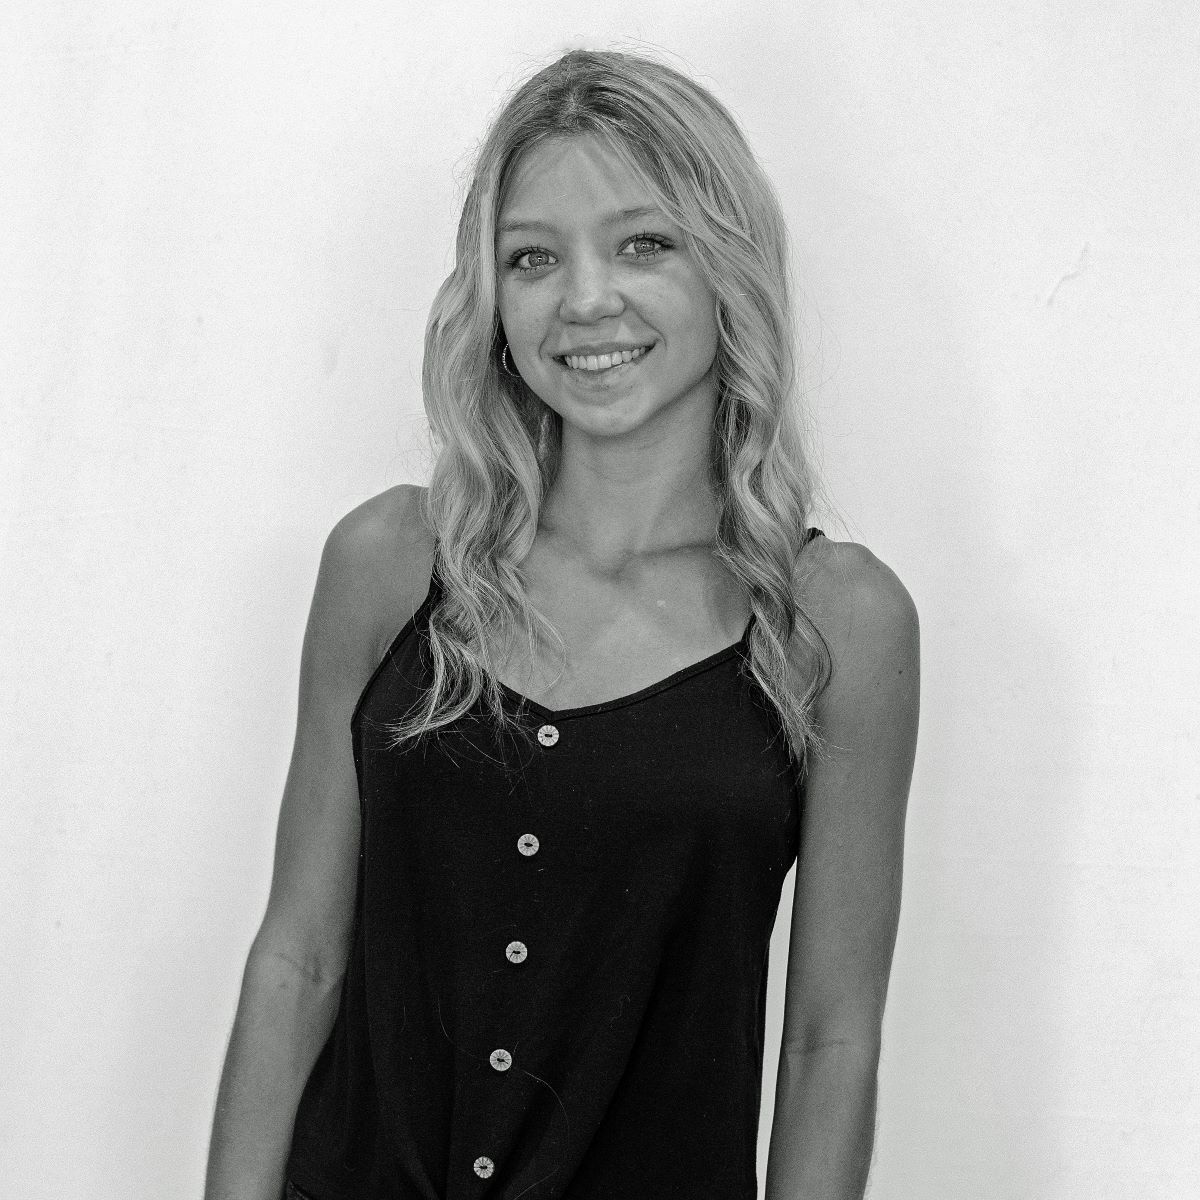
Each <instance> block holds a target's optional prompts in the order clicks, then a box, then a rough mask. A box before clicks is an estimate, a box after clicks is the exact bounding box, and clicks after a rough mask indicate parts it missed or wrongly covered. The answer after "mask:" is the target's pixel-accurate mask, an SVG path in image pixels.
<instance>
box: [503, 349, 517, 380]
mask: <svg viewBox="0 0 1200 1200" xmlns="http://www.w3.org/2000/svg"><path fill="white" fill-rule="evenodd" d="M514 365H515V364H514ZM500 368H501V370H502V371H503V372H504V373H505V375H511V376H512V377H513V378H514V379H520V378H521V372H520V371H514V370H512V369H511V368H510V367H509V366H508V343H507V342H505V343H504V349H503V350H501V351H500Z"/></svg>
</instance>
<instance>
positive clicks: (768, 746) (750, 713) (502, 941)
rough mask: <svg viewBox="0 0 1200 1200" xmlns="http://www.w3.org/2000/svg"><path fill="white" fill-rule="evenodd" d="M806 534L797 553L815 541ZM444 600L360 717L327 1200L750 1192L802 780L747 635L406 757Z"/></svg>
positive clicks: (302, 1107)
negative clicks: (356, 840)
mask: <svg viewBox="0 0 1200 1200" xmlns="http://www.w3.org/2000/svg"><path fill="white" fill-rule="evenodd" d="M820 532H821V531H820V530H819V529H815V528H814V529H810V530H809V531H808V534H807V538H806V541H807V540H811V539H812V538H813V537H814V536H816V535H817V534H819V533H820ZM439 594H440V582H439V580H438V576H437V572H436V569H435V571H434V574H433V577H432V579H431V581H430V589H429V593H428V595H427V596H426V598H425V600H424V601H423V602H422V604H421V606H420V608H418V610H417V611H416V613H415V614H414V615H413V617H412V619H411V620H410V621H409V622H408V623H407V624H406V625H405V627H404V628H403V629H402V630H401V631H400V633H399V635H398V636H397V637H396V639H395V641H394V642H393V643H392V645H391V647H390V648H389V650H388V652H387V654H386V655H385V656H384V659H383V661H382V662H381V663H380V664H379V666H378V667H377V668H376V669H375V672H374V674H373V675H372V676H371V679H370V680H369V681H368V683H367V685H366V687H365V688H364V689H363V692H362V695H361V697H360V698H359V701H358V704H357V706H356V707H355V710H354V714H353V717H352V718H351V722H350V732H351V735H352V738H353V751H354V765H355V770H356V773H357V779H358V787H359V804H360V813H361V841H360V852H359V861H358V884H357V899H356V914H355V925H354V932H353V938H352V943H351V950H350V955H349V959H348V962H347V967H346V974H345V977H344V979H343V982H342V992H341V1002H340V1008H339V1011H338V1015H337V1018H336V1021H335V1023H334V1026H333V1029H332V1032H331V1033H330V1036H329V1038H328V1041H327V1042H326V1044H325V1046H324V1048H323V1050H322V1051H321V1053H320V1055H319V1057H318V1058H317V1060H316V1063H315V1065H314V1066H313V1069H312V1071H311V1073H310V1076H309V1078H308V1081H307V1084H306V1086H305V1088H304V1092H303V1095H302V1098H301V1100H300V1104H299V1108H298V1110H297V1113H296V1119H295V1127H294V1131H293V1136H292V1144H291V1151H290V1155H289V1158H288V1162H287V1177H288V1181H289V1183H290V1184H291V1185H293V1192H292V1194H302V1195H305V1196H309V1197H312V1200H483V1198H486V1200H674V1198H676V1197H678V1198H679V1200H685V1198H686V1200H755V1198H756V1197H757V1194H758V1180H757V1170H756V1159H757V1147H758V1120H759V1110H760V1104H761V1085H762V1065H763V1033H764V1027H765V1009H766V982H767V961H768V948H769V943H770V938H771V931H772V928H773V926H774V923H775V916H776V912H777V909H778V906H779V899H780V894H781V889H782V886H783V881H784V877H785V876H786V875H787V873H788V871H789V869H790V868H791V866H792V864H793V862H795V860H796V857H797V853H798V851H799V827H800V806H801V803H802V799H803V785H802V781H801V780H800V779H799V778H798V776H797V773H796V771H795V768H794V766H793V760H792V759H791V757H790V756H789V755H788V752H787V748H786V745H785V742H784V735H783V731H782V725H781V722H780V721H779V719H778V715H777V713H776V710H775V709H774V707H773V706H772V705H771V704H770V703H769V702H768V701H767V699H766V697H765V695H764V694H763V692H762V691H761V689H760V688H759V687H758V685H757V683H756V682H755V680H754V679H753V676H751V675H750V673H749V670H748V667H747V664H746V660H747V659H748V656H749V649H748V642H749V634H750V629H751V627H752V625H753V621H754V618H753V617H751V623H750V625H749V626H747V629H746V632H745V633H744V634H743V636H742V638H741V640H740V641H739V642H738V643H736V644H735V645H733V646H729V647H726V648H725V649H724V650H720V651H718V652H717V653H715V654H712V655H710V656H709V657H707V658H705V659H703V660H701V661H699V662H696V663H693V664H692V665H691V666H688V667H685V668H683V669H682V670H680V671H676V672H675V673H674V674H673V675H670V676H668V677H667V678H666V679H663V680H661V681H659V682H658V683H655V684H651V685H650V686H649V687H645V688H642V689H641V690H639V691H637V692H634V693H632V694H630V695H627V696H621V697H618V698H616V699H612V700H607V701H604V702H603V703H599V704H588V705H584V706H582V707H577V708H571V709H565V710H561V711H554V710H552V709H549V708H545V707H543V706H542V705H539V704H537V703H534V702H533V701H531V700H529V699H528V698H526V697H523V696H521V695H520V694H519V693H517V692H515V691H513V690H512V689H510V688H505V689H504V692H505V697H506V704H508V705H511V711H512V712H513V713H514V715H516V716H517V717H518V718H519V720H520V733H519V734H518V735H516V736H515V737H514V736H512V735H509V736H506V737H504V738H503V739H501V738H500V737H499V736H498V735H497V734H496V733H495V731H494V727H493V725H492V724H491V722H490V721H489V720H488V718H487V715H486V711H485V710H484V708H483V707H482V703H481V702H477V704H476V706H475V707H474V708H473V709H472V710H471V711H470V712H469V713H467V714H466V715H465V716H464V717H462V718H460V719H459V720H457V721H455V722H453V723H452V724H450V725H448V726H444V727H443V728H442V729H440V730H437V731H435V732H434V733H432V734H428V735H425V736H423V737H421V738H419V739H417V740H416V742H412V741H410V742H407V743H405V745H404V746H403V747H402V748H401V749H400V750H398V751H396V750H389V749H387V741H388V735H387V732H386V730H385V729H384V728H383V725H384V724H385V723H386V722H391V721H396V720H398V719H399V718H400V717H402V716H404V715H405V714H406V713H407V711H408V710H409V709H410V708H412V707H413V706H414V705H415V704H416V703H417V701H418V699H419V698H420V695H421V693H422V691H423V689H426V688H427V687H428V686H429V682H430V679H431V667H430V663H429V658H428V639H427V635H426V631H427V628H428V620H429V615H430V612H431V611H432V609H433V606H434V605H436V603H437V600H438V596H439Z"/></svg>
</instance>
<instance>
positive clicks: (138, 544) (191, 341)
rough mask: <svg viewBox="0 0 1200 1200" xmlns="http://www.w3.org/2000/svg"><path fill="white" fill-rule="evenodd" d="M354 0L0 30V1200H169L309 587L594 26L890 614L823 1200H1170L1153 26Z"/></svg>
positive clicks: (198, 1138)
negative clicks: (691, 154) (901, 764)
mask: <svg viewBox="0 0 1200 1200" xmlns="http://www.w3.org/2000/svg"><path fill="white" fill-rule="evenodd" d="M402 7H403V6H398V5H396V4H394V3H387V4H383V3H380V4H367V3H359V4H355V3H350V4H346V3H339V4H334V3H324V4H317V3H307V2H304V3H291V4H288V5H261V4H259V5H248V4H246V3H245V2H244V0H239V2H238V3H233V2H232V0H213V2H210V3H207V4H205V5H202V6H196V5H185V4H182V3H162V4H157V5H152V4H135V3H128V4H117V3H113V2H112V0H109V2H106V3H98V4H89V5H83V4H77V5H74V6H64V5H53V6H51V5H46V4H42V3H36V2H34V0H18V2H16V3H10V4H8V5H7V6H5V9H4V12H3V14H0V179H3V181H4V182H3V186H0V322H2V330H3V336H2V337H0V404H2V407H0V502H3V506H4V508H3V514H4V515H3V520H4V524H3V556H4V564H3V571H2V577H0V602H2V603H3V618H4V619H3V621H2V622H0V673H2V676H3V678H4V680H5V687H4V688H3V690H2V693H0V706H2V711H3V718H4V719H3V733H2V738H3V740H2V742H0V751H2V756H3V762H4V764H5V766H4V785H3V787H4V794H5V807H4V811H5V819H4V821H3V823H2V824H0V853H2V856H3V861H2V863H0V924H2V928H0V936H2V938H3V943H4V947H5V950H4V958H5V960H6V965H7V970H6V972H5V975H6V983H7V986H5V987H4V988H2V989H0V1062H2V1063H3V1064H4V1067H3V1070H2V1071H0V1139H2V1143H0V1192H3V1193H4V1194H5V1195H13V1196H21V1197H23V1198H24V1200H51V1198H53V1200H63V1198H66V1197H80V1198H82V1197H84V1196H87V1197H89V1198H93V1197H114V1198H115V1197H120V1198H121V1200H152V1198H154V1200H157V1198H158V1197H161V1196H165V1195H172V1196H185V1195H198V1194H199V1190H200V1186H201V1176H202V1170H203V1160H204V1153H205V1146H206V1139H207V1134H208V1123H209V1119H210V1113H211V1106H212V1101H213V1096H214V1093H215V1088H216V1081H217V1075H218V1072H219V1069H220V1063H221V1056H222V1052H223V1048H224V1040H225V1038H226V1036H227V1033H228V1029H229V1024H230V1021H231V1019H232V1015H233V1007H234V1004H235V1000H236V991H237V985H238V980H239V976H240V970H241V965H242V959H243V956H244V954H245V950H246V948H247V945H248V943H249V939H250V937H251V935H252V933H253V930H254V929H255V927H256V925H257V921H258V919H259V916H260V915H261V910H262V905H263V903H264V902H265V898H266V889H267V883H268V872H269V865H270V851H271V842H272V837H273V829H274V820H275V815H276V811H277V807H278V803H279V795H280V792H281V789H282V786H283V781H284V776H285V772H286V767H287V761H288V756H289V753H290V749H291V738H292V732H293V722H294V718H295V691H296V682H297V674H298V667H299V649H300V639H301V633H302V628H303V622H304V617H305V613H306V610H307V605H308V600H309V597H310V594H311V589H312V584H313V581H314V578H315V570H316V564H317V558H318V555H319V552H320V547H321V543H322V541H323V538H324V536H325V533H326V532H327V531H328V529H329V527H330V526H331V525H332V523H333V522H334V520H336V519H337V517H338V516H340V515H341V514H342V513H344V512H345V511H346V510H347V509H348V508H350V507H351V506H352V505H353V504H355V503H357V502H358V501H359V500H361V499H363V498H364V497H365V496H367V495H369V494H371V493H373V492H376V491H379V490H381V489H382V488H384V487H386V486H388V485H389V484H391V483H393V482H397V481H400V480H414V481H418V482H420V481H423V480H424V479H425V478H426V474H427V469H428V463H427V458H426V454H425V441H424V431H423V414H422V410H421V404H420V388H419V373H420V352H421V331H422V328H423V322H424V319H425V315H426V312H427V310H428V306H429V303H430V301H431V299H432V297H433V293H434V291H435V289H436V287H437V285H438V283H439V281H440V279H441V278H442V276H443V275H444V273H445V271H446V270H447V269H448V266H449V264H450V259H451V253H452V238H453V215H454V208H455V204H456V201H457V199H458V198H459V195H460V190H459V185H460V183H461V179H462V172H463V169H464V166H465V162H466V155H467V154H468V152H469V150H470V148H471V146H472V144H473V141H474V139H475V138H476V137H477V136H478V135H479V133H480V132H481V130H482V128H483V124H484V121H485V119H486V117H487V115H488V113H489V112H490V111H491V109H492V107H493V106H494V104H495V103H496V102H497V100H498V98H499V96H500V94H501V92H502V91H503V89H504V88H505V87H507V86H508V85H509V84H510V83H511V82H512V81H514V80H515V79H516V78H518V77H520V76H523V75H524V74H525V73H526V72H527V71H528V70H529V69H531V68H532V67H533V66H534V65H536V64H540V63H541V62H543V61H545V58H546V56H547V55H549V54H551V53H553V52H554V51H557V50H560V49H564V48H566V47H567V46H568V45H572V44H578V43H583V44H589V45H604V44H608V43H610V42H611V41H612V40H613V39H616V38H625V37H633V38H637V37H640V38H645V39H648V40H651V41H653V42H654V43H657V44H659V45H661V46H663V47H665V48H667V49H668V50H670V51H672V52H674V53H676V54H677V55H679V56H680V60H681V61H682V63H683V65H685V66H686V67H688V68H689V69H690V70H692V71H693V72H694V73H696V74H698V75H699V76H700V77H701V78H702V79H704V80H705V81H706V82H707V83H708V84H709V85H710V86H711V87H713V88H714V89H715V90H716V92H717V94H718V95H719V96H721V97H722V98H723V99H724V100H726V101H727V102H728V103H729V104H730V105H731V107H732V108H733V109H734V110H735V112H736V113H737V114H738V115H739V116H740V118H741V119H742V121H743V123H744V125H745V127H746V129H747V131H748V133H749V136H750V138H751V140H752V142H753V143H754V145H755V147H756V148H757V150H758V152H759V153H760V155H761V157H762V158H763V160H764V163H765V165H766V167H767V169H768V171H769V172H770V173H771V175H772V177H773V178H774V180H775V181H776V184H777V187H778V190H779V193H780V197H781V199H782V201H783V203H784V205H785V208H786V210H787V213H788V216H789V220H790V221H791V225H792V229H793V233H794V238H795V247H796V260H797V271H798V275H799V277H800V278H801V280H802V282H803V286H804V296H805V300H804V325H805V334H806V339H807V341H806V345H807V348H808V360H809V361H808V370H809V380H810V384H811V395H810V399H811V402H812V403H813V405H814V406H815V408H816V410H817V414H818V418H819V421H820V425H821V429H822V432H823V436H824V447H825V450H824V453H825V465H826V469H827V471H828V474H829V477H830V481H831V484H832V487H833V491H834V495H835V497H836V499H837V501H838V503H839V505H840V507H841V511H842V513H843V514H844V515H845V517H846V518H847V522H848V528H847V529H841V528H839V527H836V526H834V525H833V524H832V523H831V522H827V523H826V525H827V528H830V529H831V532H833V533H834V534H835V536H841V537H847V536H849V537H852V538H853V539H854V540H857V541H861V542H863V543H865V544H866V545H868V546H870V547H871V549H872V550H874V551H875V552H876V554H878V555H879V556H880V557H881V558H883V559H884V561H885V562H887V563H888V564H889V565H891V566H892V567H893V569H895V570H896V571H897V573H898V574H899V575H900V577H901V578H902V579H903V580H904V582H905V583H906V584H907V586H908V588H909V590H910V591H911V592H912V594H913V596H914V597H915V599H916V601H917V605H918V608H919V610H920V614H921V625H922V634H923V643H924V646H923V649H924V661H923V682H924V688H923V705H922V722H921V741H920V746H919V750H918V758H917V767H916V773H915V777H914V781H913V791H912V800H911V806H910V820H909V843H908V857H907V875H906V891H905V904H904V912H903V918H902V927H901V934H900V939H899V944H898V947H897V956H896V967H895V973H894V976H893V983H892V989H891V994H890V1001H889V1010H888V1016H887V1023H886V1027H885V1036H886V1045H885V1051H884V1062H883V1067H882V1073H881V1109H880V1122H879V1137H878V1143H877V1154H876V1165H875V1169H874V1175H873V1180H874V1182H873V1186H872V1194H873V1196H875V1197H878V1198H879V1200H883V1198H885V1197H887V1198H889V1200H890V1198H893V1197H895V1198H900V1200H926V1198H929V1200H933V1198H937V1200H945V1198H951V1197H952V1198H954V1200H1023V1198H1027V1197H1028V1198H1037V1200H1109V1198H1113V1200H1115V1198H1117V1197H1122V1198H1126V1197H1138V1200H1146V1198H1150V1197H1162V1198H1164V1200H1182V1198H1183V1197H1187V1196H1192V1195H1197V1194H1200V1161H1198V1154H1197V1150H1196V1148H1195V1147H1196V1146H1197V1145H1198V1144H1200V1138H1198V1137H1197V1124H1198V1123H1200V1102H1198V1098H1197V1089H1196V1082H1195V1081H1196V1078H1197V1076H1198V1074H1200V1033H1198V1031H1197V1026H1196V1021H1195V1013H1196V1012H1197V1011H1198V1009H1200V960H1198V957H1197V954H1196V930H1197V928H1198V927H1200V898H1198V896H1197V889H1196V885H1195V879H1196V855H1197V850H1198V849H1200V817H1198V816H1197V814H1198V813H1200V803H1198V802H1200V769H1198V768H1200V763H1198V752H1197V741H1198V739H1197V734H1196V714H1197V709H1198V706H1197V702H1196V700H1197V697H1196V683H1195V676H1196V666H1197V663H1198V662H1200V646H1198V644H1197V642H1198V635H1197V628H1198V623H1197V613H1196V607H1197V606H1196V579H1197V578H1198V572H1200V538H1197V536H1196V533H1197V517H1198V514H1200V489H1198V488H1197V483H1196V473H1197V463H1198V462H1200V429H1198V424H1200V422H1198V417H1197V400H1198V397H1200V388H1198V386H1197V385H1198V383H1200V379H1198V376H1200V369H1198V368H1200V356H1198V352H1197V337H1196V333H1197V329H1198V328H1200V296H1198V288H1197V283H1196V281H1197V279H1198V278H1200V252H1198V251H1200V235H1198V234H1197V222H1196V213H1197V211H1198V210H1200V186H1198V185H1200V170H1198V167H1197V156H1196V153H1195V148H1196V145H1197V143H1198V142H1200V129H1198V125H1200V120H1198V117H1197V108H1196V104H1195V96H1196V94H1197V92H1198V90H1200V88H1198V85H1200V79H1198V78H1197V76H1198V74H1200V71H1198V68H1197V63H1198V62H1200V22H1198V21H1197V19H1196V15H1195V11H1194V7H1193V5H1192V4H1191V3H1190V2H1188V0H1166V2H1163V3H1159V4H1156V5H1137V4H1134V5H1130V4H1129V3H1127V2H1126V3H1121V4H1117V3H1114V2H1112V0H1088V2H1086V3H1085V2H1084V0H1060V2H1059V3H1057V4H1053V5H1051V4H1040V3H1033V2H1032V0H1017V2H1015V3H1010V4H1005V5H992V6H980V5H978V4H973V3H966V2H962V3H949V2H947V0H896V2H894V3H873V2H871V0H828V2H824V3H821V2H816V3H807V4H801V5H792V4H784V3H782V2H781V3H777V4H766V3H762V4H720V3H718V4H715V5H714V4H698V3H695V2H691V3H674V4H672V3H666V4H659V5H656V6H655V14H654V17H653V19H652V20H651V19H650V18H649V17H648V16H647V15H646V13H647V12H648V11H649V10H647V9H646V7H645V6H644V5H641V4H625V3H612V4H609V5H607V6H606V11H605V12H604V14H603V16H602V17H597V16H596V13H595V9H596V6H595V5H594V4H580V3H576V2H573V0H567V2H563V3H559V4H557V5H554V6H545V5H536V6H535V5H523V4H514V3H511V2H506V0H502V2H500V3H496V2H494V0H493V2H489V3H478V2H476V0H460V2H459V3H456V4H454V5H445V6H443V7H444V10H445V11H441V12H433V13H428V14H425V15H423V16H422V17H421V18H420V19H419V20H417V19H415V18H412V17H409V16H406V15H405V14H404V12H403V11H402ZM790 887H791V880H790V879H789V881H788V884H787V887H786V888H785V898H784V903H783V906H782V907H781V910H780V916H779V922H778V926H777V930H776V932H777V938H776V942H775V949H774V952H773V955H772V992H771V1017H772V1026H771V1031H772V1047H773V1046H774V1043H775V1042H777V1040H778V1034H779V1027H780V1017H781V1014H780V1011H779V1005H780V1004H781V1003H782V988H781V984H782V975H783V968H784V963H785V953H786V938H785V935H786V928H787V918H788V915H789V905H788V897H789V896H790ZM774 1061H775V1060H774V1054H773V1053H770V1052H769V1054H768V1064H767V1074H766V1078H765V1088H764V1099H763V1112H764V1128H763V1136H762V1151H763V1158H762V1162H763V1165H764V1166H765V1150H766V1143H767V1134H768V1130H767V1127H766V1123H767V1122H768V1121H769V1118H770V1113H771V1101H772V1085H773V1070H774Z"/></svg>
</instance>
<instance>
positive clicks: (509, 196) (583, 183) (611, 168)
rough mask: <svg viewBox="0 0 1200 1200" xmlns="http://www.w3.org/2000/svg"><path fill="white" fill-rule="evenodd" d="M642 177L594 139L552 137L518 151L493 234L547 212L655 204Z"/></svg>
mask: <svg viewBox="0 0 1200 1200" xmlns="http://www.w3.org/2000/svg"><path fill="white" fill-rule="evenodd" d="M656 207H657V205H656V203H655V199H654V196H653V194H652V192H651V191H650V190H649V188H648V187H647V185H646V183H645V181H644V180H643V179H642V178H641V177H640V176H639V175H638V174H637V172H636V171H635V170H633V169H632V168H631V167H630V166H629V165H628V164H627V163H626V162H625V161H624V160H623V159H622V158H621V157H620V156H619V155H618V154H617V153H616V152H615V151H614V150H612V149H611V148H610V147H609V146H607V145H605V144H604V143H603V142H602V141H600V140H599V139H598V138H595V137H590V136H580V137H572V138H555V139H554V140H552V141H548V142H543V143H540V144H539V145H537V146H534V147H532V148H531V149H530V150H528V151H526V152H525V154H524V155H522V157H521V159H520V160H519V161H518V163H517V165H516V167H515V169H514V170H513V173H512V176H511V177H510V179H509V182H508V185H507V187H506V189H505V193H504V197H503V199H502V202H501V205H500V213H499V218H498V220H497V227H496V231H497V233H504V232H510V231H512V229H513V228H515V227H516V226H517V225H520V226H522V227H534V226H536V225H537V223H538V219H539V218H540V217H543V216H545V215H546V214H547V213H549V212H551V211H553V212H555V213H558V214H559V215H562V214H564V213H565V214H566V215H569V216H571V217H575V218H582V217H592V216H596V215H599V214H606V215H608V216H610V217H611V216H615V215H617V214H619V213H623V212H624V211H626V210H632V209H647V208H656Z"/></svg>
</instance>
